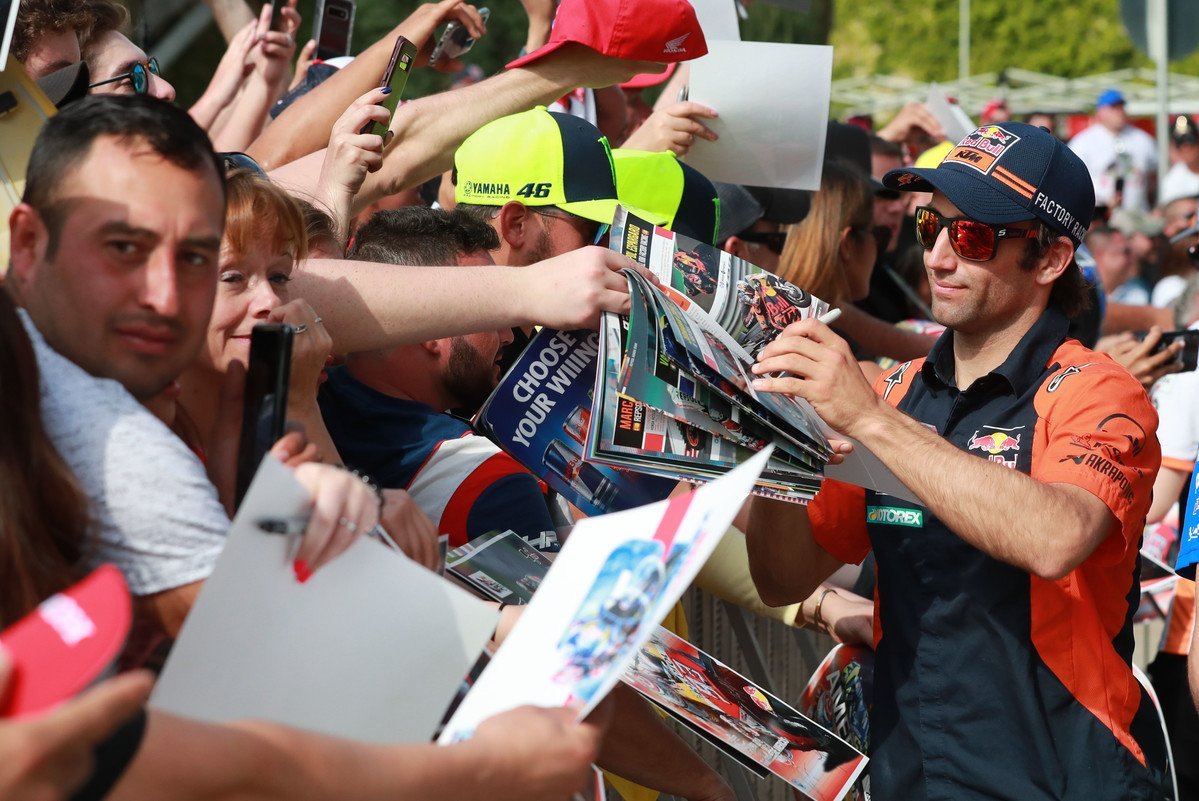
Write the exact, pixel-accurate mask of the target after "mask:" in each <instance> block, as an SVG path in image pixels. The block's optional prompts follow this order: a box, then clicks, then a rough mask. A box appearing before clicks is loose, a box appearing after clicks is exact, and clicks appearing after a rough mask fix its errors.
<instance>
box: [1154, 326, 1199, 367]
mask: <svg viewBox="0 0 1199 801" xmlns="http://www.w3.org/2000/svg"><path fill="white" fill-rule="evenodd" d="M1179 339H1181V340H1182V351H1181V352H1180V353H1179V354H1178V359H1177V361H1178V363H1179V364H1181V365H1182V366H1181V367H1179V368H1178V371H1179V372H1181V373H1190V372H1193V371H1194V370H1195V369H1196V368H1199V330H1197V329H1192V328H1186V329H1183V330H1182V331H1164V332H1162V338H1161V341H1160V342H1158V343H1157V345H1156V346H1154V348H1153V353H1161V352H1162V351H1163V350H1165V349H1166V348H1167V347H1169V346H1170V345H1171V344H1172V343H1174V342H1175V341H1176V340H1179Z"/></svg>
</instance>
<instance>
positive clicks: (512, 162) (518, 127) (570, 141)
mask: <svg viewBox="0 0 1199 801" xmlns="http://www.w3.org/2000/svg"><path fill="white" fill-rule="evenodd" d="M454 184H455V189H454V198H455V200H456V201H457V202H458V203H472V204H475V205H479V206H502V205H504V204H505V203H508V202H510V201H513V200H516V201H519V202H521V203H523V204H525V205H526V206H556V207H558V208H560V209H562V210H563V211H567V212H570V213H571V214H574V215H576V216H579V217H583V218H584V219H588V220H594V221H595V222H600V223H611V222H612V218H613V216H615V214H616V206H617V204H618V203H619V200H618V197H617V194H616V170H615V167H614V166H613V164H612V150H611V148H610V147H609V145H608V139H607V137H605V136H604V135H603V134H602V133H600V130H599V128H596V127H595V126H594V125H592V124H591V123H589V122H587V121H586V120H584V119H581V118H579V117H575V116H572V115H570V114H559V113H557V112H552V111H548V110H546V108H545V106H538V107H537V108H535V109H532V110H530V111H524V112H521V113H519V114H511V115H509V116H507V117H501V118H500V119H498V120H494V121H492V122H490V123H488V124H487V125H484V126H483V127H482V128H480V129H479V130H477V131H475V132H474V133H473V134H471V135H470V136H469V137H468V138H467V140H466V141H465V142H463V143H462V145H461V146H460V147H459V148H458V152H457V153H455V154H454Z"/></svg>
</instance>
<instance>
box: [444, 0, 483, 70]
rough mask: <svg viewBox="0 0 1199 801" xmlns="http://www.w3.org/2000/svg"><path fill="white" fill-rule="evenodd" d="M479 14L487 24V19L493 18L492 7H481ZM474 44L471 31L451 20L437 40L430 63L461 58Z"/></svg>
mask: <svg viewBox="0 0 1199 801" xmlns="http://www.w3.org/2000/svg"><path fill="white" fill-rule="evenodd" d="M479 16H480V17H482V18H483V24H487V21H488V20H490V19H491V9H489V8H487V7H486V6H484V7H483V8H480V9H479ZM474 46H475V40H474V37H472V36H471V35H470V31H468V30H466V28H465V27H464V26H463V25H462V23H460V22H457V21H454V22H451V23H450V24H449V25H447V26H445V32H444V33H442V34H441V38H440V39H439V40H437V46H436V47H434V48H433V54H432V55H431V56H429V63H430V64H436V63H437V62H438V61H441V60H447V61H448V60H449V59H451V58H460V57H461V56H464V55H466V53H468V52H469V51H470V49H471V48H472V47H474Z"/></svg>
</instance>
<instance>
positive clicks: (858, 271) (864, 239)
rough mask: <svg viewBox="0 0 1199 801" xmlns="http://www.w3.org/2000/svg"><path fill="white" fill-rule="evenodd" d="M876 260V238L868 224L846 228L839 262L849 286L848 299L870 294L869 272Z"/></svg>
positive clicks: (857, 298) (871, 270)
mask: <svg viewBox="0 0 1199 801" xmlns="http://www.w3.org/2000/svg"><path fill="white" fill-rule="evenodd" d="M877 260H878V240H876V239H875V238H874V232H873V231H872V230H871V227H869V226H862V227H861V228H850V229H847V233H846V236H845V237H844V238H843V239H842V240H841V262H842V266H843V267H844V269H845V279H846V283H847V284H848V287H849V299H850V300H862V299H863V298H865V297H866V296H867V295H869V294H870V274H871V273H872V272H874V262H875V261H877Z"/></svg>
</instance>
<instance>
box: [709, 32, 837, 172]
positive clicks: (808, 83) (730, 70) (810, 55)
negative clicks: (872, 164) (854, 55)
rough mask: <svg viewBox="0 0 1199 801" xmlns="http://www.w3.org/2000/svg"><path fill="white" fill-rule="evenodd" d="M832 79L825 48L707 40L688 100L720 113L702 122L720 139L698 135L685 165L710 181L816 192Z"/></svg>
mask: <svg viewBox="0 0 1199 801" xmlns="http://www.w3.org/2000/svg"><path fill="white" fill-rule="evenodd" d="M832 74H833V48H831V47H827V46H824V45H798V44H776V43H773V42H722V41H712V42H708V55H706V56H704V57H703V58H699V59H696V60H695V61H692V62H691V84H690V87H691V88H690V95H689V97H690V99H691V100H694V101H695V102H696V103H701V104H703V105H705V106H708V107H710V108H713V109H715V110H716V112H717V113H718V114H719V115H720V116H719V117H718V118H716V119H713V120H704V124H705V125H707V126H708V127H709V128H711V129H712V131H713V132H714V133H716V134H717V136H719V137H720V138H719V139H718V140H717V141H715V142H709V141H708V140H706V139H698V138H697V139H696V140H695V144H694V145H693V146H692V147H691V151H690V152H689V153H688V154H687V157H686V162H687V163H688V164H690V165H691V166H692V167H694V168H695V169H697V170H699V171H700V172H702V173H703V174H704V175H706V176H707V177H708V178H710V179H711V180H713V181H725V182H727V183H734V184H745V185H747V186H774V187H781V188H784V189H809V190H815V189H819V188H820V174H821V171H822V169H823V166H824V140H825V137H826V136H827V134H828V104H829V92H830V87H831V81H832ZM730 76H736V80H730V79H729V78H730Z"/></svg>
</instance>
